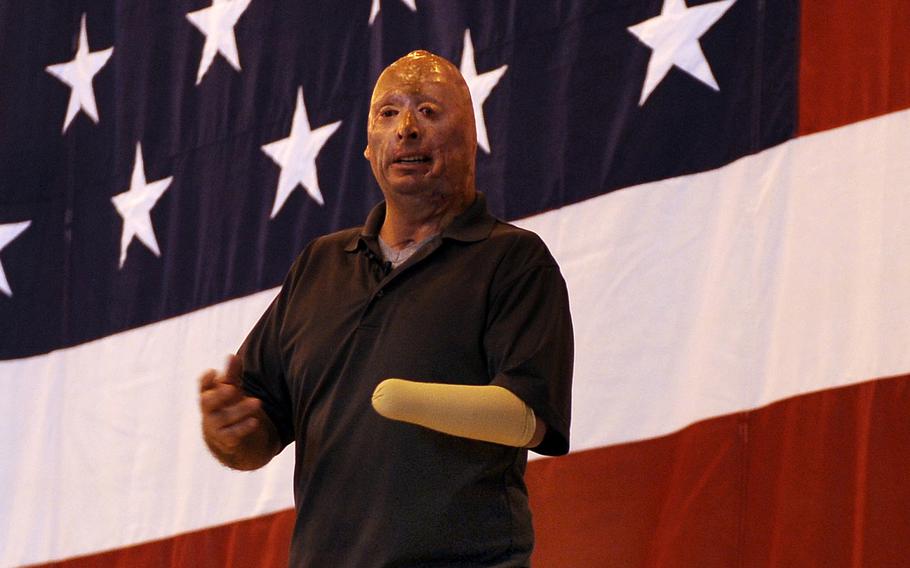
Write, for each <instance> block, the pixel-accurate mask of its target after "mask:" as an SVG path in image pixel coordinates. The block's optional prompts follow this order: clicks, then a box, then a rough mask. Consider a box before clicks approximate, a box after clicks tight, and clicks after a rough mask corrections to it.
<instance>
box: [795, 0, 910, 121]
mask: <svg viewBox="0 0 910 568" xmlns="http://www.w3.org/2000/svg"><path fill="white" fill-rule="evenodd" d="M800 34H801V41H800V73H799V107H800V108H799V134H809V133H812V132H818V131H820V130H826V129H828V128H834V127H837V126H842V125H844V124H849V123H851V122H856V121H859V120H864V119H867V118H872V117H874V116H879V115H882V114H885V113H889V112H894V111H897V110H902V109H905V108H908V107H910V2H906V0H863V1H862V2H857V1H856V0H803V3H802V21H801V22H800Z"/></svg>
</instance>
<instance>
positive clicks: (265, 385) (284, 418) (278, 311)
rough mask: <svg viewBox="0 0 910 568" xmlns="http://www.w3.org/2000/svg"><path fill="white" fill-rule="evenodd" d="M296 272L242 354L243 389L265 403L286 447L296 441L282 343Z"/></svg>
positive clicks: (266, 411) (258, 324) (287, 279)
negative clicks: (283, 328)
mask: <svg viewBox="0 0 910 568" xmlns="http://www.w3.org/2000/svg"><path fill="white" fill-rule="evenodd" d="M295 267H296V264H295ZM294 272H295V271H294V269H293V268H292V269H291V272H290V274H288V277H287V278H286V279H285V282H284V284H283V285H282V287H281V291H279V292H278V296H276V297H275V299H274V300H272V303H271V304H270V305H269V307H268V309H266V311H265V313H263V314H262V317H260V318H259V321H258V322H256V325H255V326H253V329H252V330H251V331H250V333H249V335H247V337H246V339H245V340H244V341H243V344H242V345H241V346H240V350H239V351H238V355H239V356H240V358H241V360H242V361H243V389H244V391H246V393H247V394H248V395H250V396H254V397H256V398H258V399H260V400H262V409H263V410H264V411H265V413H266V414H267V415H268V417H269V419H271V421H272V423H273V424H274V425H275V428H276V429H277V430H278V435H279V437H280V438H281V444H282V447H284V446H287V445H288V444H290V443H291V442H293V441H294V426H293V413H292V405H291V397H290V393H289V392H288V387H287V382H286V377H285V372H284V369H285V366H284V362H283V358H282V356H281V341H280V332H281V325H282V322H283V320H284V313H285V309H286V305H287V301H288V295H289V294H290V290H291V288H292V282H293V275H294Z"/></svg>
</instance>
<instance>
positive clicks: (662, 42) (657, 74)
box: [628, 0, 736, 106]
mask: <svg viewBox="0 0 910 568" xmlns="http://www.w3.org/2000/svg"><path fill="white" fill-rule="evenodd" d="M734 2H736V0H721V1H720V2H713V3H711V4H702V5H701V6H694V7H692V8H688V7H686V4H685V1H684V0H664V4H663V7H662V8H661V10H660V15H659V16H655V17H653V18H651V19H650V20H645V21H644V22H641V23H640V24H636V25H634V26H631V27H630V28H628V30H629V31H630V32H632V33H633V34H634V35H635V37H637V38H638V39H639V40H641V41H642V43H644V44H645V45H647V46H648V47H650V48H651V49H652V50H653V51H652V53H651V59H650V60H649V61H648V74H647V75H646V76H645V82H644V84H643V85H642V88H641V99H640V100H639V101H638V106H641V105H643V104H645V100H647V98H648V96H649V95H650V94H651V92H652V91H653V90H654V89H655V88H656V87H657V85H658V84H660V82H661V81H663V78H664V77H665V76H666V75H667V72H669V71H670V68H671V67H673V65H676V66H677V67H679V68H680V69H682V70H683V71H685V72H686V73H688V74H690V75H692V76H693V77H695V78H696V79H698V80H699V81H701V82H702V83H704V84H706V85H708V86H709V87H711V88H712V89H714V90H715V91H719V90H720V87H719V86H718V85H717V80H715V79H714V74H713V73H712V72H711V66H710V65H709V64H708V60H707V59H705V54H704V52H702V50H701V44H699V42H698V40H699V38H700V37H701V36H702V35H703V34H704V33H705V32H706V31H708V29H709V28H710V27H711V26H713V25H714V23H715V22H717V20H719V19H720V18H721V16H723V15H724V13H725V12H726V11H727V10H728V9H730V6H732V5H733V3H734Z"/></svg>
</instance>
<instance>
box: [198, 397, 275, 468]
mask: <svg viewBox="0 0 910 568" xmlns="http://www.w3.org/2000/svg"><path fill="white" fill-rule="evenodd" d="M254 418H255V420H256V424H255V426H254V427H253V428H252V430H251V431H249V432H248V433H246V434H244V435H241V436H224V435H223V434H221V435H219V436H216V435H214V434H213V433H211V432H209V431H207V430H206V429H205V428H203V432H202V437H203V439H204V440H205V444H206V446H208V448H209V451H210V452H211V453H212V455H213V456H215V458H216V459H217V460H218V461H219V462H221V463H222V464H224V465H225V466H227V467H229V468H231V469H237V470H243V471H250V470H254V469H259V468H260V467H262V466H264V465H265V464H267V463H269V462H270V461H271V460H272V458H273V457H275V455H277V454H278V452H279V451H280V450H281V442H280V439H279V436H278V430H277V429H276V428H275V425H274V424H273V423H272V421H271V420H270V419H269V417H268V415H267V414H266V413H265V412H264V411H263V410H262V409H259V411H258V412H257V414H256V416H255V417H254Z"/></svg>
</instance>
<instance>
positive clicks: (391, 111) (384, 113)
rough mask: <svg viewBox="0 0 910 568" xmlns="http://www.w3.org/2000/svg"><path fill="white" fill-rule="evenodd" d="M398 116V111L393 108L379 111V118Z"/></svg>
mask: <svg viewBox="0 0 910 568" xmlns="http://www.w3.org/2000/svg"><path fill="white" fill-rule="evenodd" d="M396 114H398V111H397V110H395V109H393V108H383V109H380V110H379V116H382V117H384V118H388V117H390V116H395V115H396Z"/></svg>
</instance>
